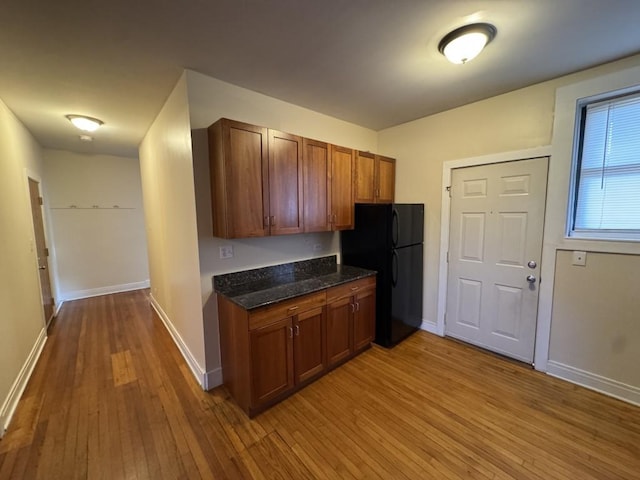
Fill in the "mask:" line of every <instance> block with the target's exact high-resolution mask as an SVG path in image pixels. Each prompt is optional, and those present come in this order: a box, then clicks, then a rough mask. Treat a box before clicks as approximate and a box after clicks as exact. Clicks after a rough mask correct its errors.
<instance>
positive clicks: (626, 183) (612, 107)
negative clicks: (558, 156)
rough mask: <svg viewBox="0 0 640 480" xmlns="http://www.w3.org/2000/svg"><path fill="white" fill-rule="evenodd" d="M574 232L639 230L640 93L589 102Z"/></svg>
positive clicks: (615, 233)
mask: <svg viewBox="0 0 640 480" xmlns="http://www.w3.org/2000/svg"><path fill="white" fill-rule="evenodd" d="M584 108H585V111H584V115H583V122H584V124H583V130H582V132H583V133H582V140H581V148H580V154H581V155H580V158H579V163H578V169H579V170H578V176H577V181H578V185H577V196H576V199H575V210H574V212H575V214H574V223H573V229H572V234H573V235H576V236H580V235H583V236H589V233H590V232H591V233H593V232H596V236H598V237H599V238H602V237H606V236H607V235H606V234H607V233H611V234H612V235H611V237H612V238H620V236H621V234H622V236H623V237H624V234H630V237H635V235H636V234H638V233H640V94H634V95H630V96H626V97H621V98H615V99H610V100H607V101H603V102H598V103H592V104H589V105H587V106H586V107H584Z"/></svg>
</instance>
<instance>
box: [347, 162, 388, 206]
mask: <svg viewBox="0 0 640 480" xmlns="http://www.w3.org/2000/svg"><path fill="white" fill-rule="evenodd" d="M395 182H396V161H395V159H393V158H388V157H383V156H382V155H375V154H373V153H369V152H358V154H357V156H356V161H355V182H354V183H355V203H393V201H394V199H395Z"/></svg>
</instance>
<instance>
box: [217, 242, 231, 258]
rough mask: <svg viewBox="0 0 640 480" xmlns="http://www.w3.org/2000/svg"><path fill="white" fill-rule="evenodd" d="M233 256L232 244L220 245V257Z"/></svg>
mask: <svg viewBox="0 0 640 480" xmlns="http://www.w3.org/2000/svg"><path fill="white" fill-rule="evenodd" d="M231 257H233V246H232V245H223V246H222V247H220V258H231Z"/></svg>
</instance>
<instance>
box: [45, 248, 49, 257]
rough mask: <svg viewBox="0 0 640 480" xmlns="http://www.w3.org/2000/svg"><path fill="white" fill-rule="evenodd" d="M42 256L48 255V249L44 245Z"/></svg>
mask: <svg viewBox="0 0 640 480" xmlns="http://www.w3.org/2000/svg"><path fill="white" fill-rule="evenodd" d="M44 256H45V257H48V256H49V249H48V248H47V247H44Z"/></svg>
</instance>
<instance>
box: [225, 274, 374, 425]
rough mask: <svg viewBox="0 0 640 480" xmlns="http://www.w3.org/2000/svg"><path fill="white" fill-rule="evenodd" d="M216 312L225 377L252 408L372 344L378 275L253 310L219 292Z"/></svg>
mask: <svg viewBox="0 0 640 480" xmlns="http://www.w3.org/2000/svg"><path fill="white" fill-rule="evenodd" d="M328 297H330V298H331V302H330V303H329V302H328V301H327V299H328ZM218 316H219V322H220V351H221V356H222V376H223V380H224V384H225V386H226V387H227V389H228V390H229V393H230V394H231V396H233V397H234V398H235V400H236V401H237V402H238V404H239V405H240V407H241V408H242V409H243V410H244V411H245V412H247V414H248V415H249V416H253V415H255V414H257V413H259V412H260V411H262V410H264V409H265V408H267V407H269V406H271V405H273V404H274V403H276V402H278V401H280V400H282V399H283V398H285V397H287V396H288V395H290V394H291V393H293V392H295V391H296V390H297V389H299V388H301V387H303V386H304V385H306V384H307V383H309V382H311V381H313V380H314V379H316V378H318V377H319V376H321V375H323V374H324V373H325V372H326V371H327V370H328V369H329V368H332V367H334V366H337V365H338V364H340V363H343V362H345V361H346V360H348V359H349V358H351V357H352V356H353V355H355V354H357V353H359V352H360V351H362V350H364V349H366V348H368V347H369V346H370V344H371V341H372V340H373V329H374V325H375V277H369V278H365V279H361V280H357V281H355V282H350V283H347V284H344V285H341V286H339V287H333V288H331V289H327V290H325V291H321V292H317V293H312V294H309V295H303V296H300V297H297V298H294V299H291V300H287V301H284V302H280V303H278V304H275V305H270V306H268V307H263V308H259V309H256V310H252V311H247V310H244V309H243V308H242V307H240V306H238V305H236V304H235V303H233V302H231V301H230V300H228V299H227V298H225V297H223V296H220V295H219V296H218Z"/></svg>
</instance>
